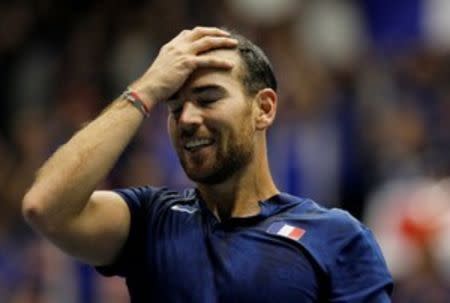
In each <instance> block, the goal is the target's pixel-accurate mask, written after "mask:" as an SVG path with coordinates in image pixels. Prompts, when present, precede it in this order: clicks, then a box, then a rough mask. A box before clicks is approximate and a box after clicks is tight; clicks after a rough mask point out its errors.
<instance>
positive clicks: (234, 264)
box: [145, 216, 319, 303]
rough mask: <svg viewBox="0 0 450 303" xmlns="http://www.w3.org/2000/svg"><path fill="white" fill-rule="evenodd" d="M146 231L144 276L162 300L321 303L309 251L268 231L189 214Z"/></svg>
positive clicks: (258, 227)
mask: <svg viewBox="0 0 450 303" xmlns="http://www.w3.org/2000/svg"><path fill="white" fill-rule="evenodd" d="M148 232H149V237H150V238H151V239H150V240H149V241H148V242H147V243H149V244H148V246H147V253H146V258H147V260H146V262H145V266H146V267H147V268H146V273H147V275H148V277H147V279H148V280H149V281H151V285H152V286H151V287H152V289H153V292H154V293H157V294H158V298H159V300H165V301H168V302H169V301H170V302H209V303H211V302H221V303H222V302H223V303H225V302H259V303H264V302H284V303H289V302H317V301H318V296H317V294H318V293H319V281H318V280H319V278H318V275H317V270H316V269H315V268H314V265H313V262H311V260H310V259H309V257H308V255H307V253H306V252H305V251H303V249H302V247H301V245H300V244H299V243H297V242H295V241H293V240H291V239H287V238H283V237H281V236H276V235H272V234H269V233H267V232H266V230H265V229H264V227H261V226H259V225H256V226H250V227H233V228H229V227H224V226H221V225H220V224H216V225H214V224H209V223H207V222H205V220H204V219H202V218H201V217H199V216H191V217H190V218H187V219H186V218H184V220H183V219H181V220H180V219H178V220H176V219H175V220H168V221H165V222H161V223H160V224H159V225H158V226H153V227H152V228H149V231H148Z"/></svg>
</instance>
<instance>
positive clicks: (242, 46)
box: [226, 29, 277, 95]
mask: <svg viewBox="0 0 450 303" xmlns="http://www.w3.org/2000/svg"><path fill="white" fill-rule="evenodd" d="M226 30H227V31H228V32H230V33H231V37H232V38H234V39H236V40H238V46H237V50H238V52H239V55H240V57H241V59H242V61H243V63H244V65H245V66H244V68H243V74H242V83H243V85H244V88H245V89H246V90H247V93H248V94H249V95H255V94H256V93H257V92H258V91H260V90H261V89H263V88H267V87H269V88H271V89H273V90H274V91H276V90H277V80H276V78H275V74H274V72H273V68H272V64H271V63H270V61H269V59H268V58H267V56H266V55H265V54H264V52H263V51H262V49H261V48H259V47H258V46H257V45H255V44H254V43H253V42H251V41H250V40H249V39H247V38H246V37H244V36H242V35H240V34H238V33H236V32H233V31H230V30H228V29H226Z"/></svg>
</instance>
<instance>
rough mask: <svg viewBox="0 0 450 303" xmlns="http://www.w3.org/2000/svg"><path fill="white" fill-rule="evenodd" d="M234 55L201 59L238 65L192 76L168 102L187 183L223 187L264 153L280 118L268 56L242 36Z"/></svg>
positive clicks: (230, 52) (230, 51) (171, 127)
mask: <svg viewBox="0 0 450 303" xmlns="http://www.w3.org/2000/svg"><path fill="white" fill-rule="evenodd" d="M234 37H235V38H236V39H238V41H239V44H238V46H237V47H236V48H235V49H216V50H211V51H209V52H207V53H205V54H203V55H205V56H206V55H207V56H215V57H217V58H221V59H226V60H228V61H231V62H233V63H234V67H233V68H232V69H230V70H226V69H207V68H203V69H202V68H201V69H198V70H196V71H194V72H193V73H192V74H191V76H190V77H189V79H188V80H187V81H186V83H185V84H184V85H183V86H182V87H181V89H180V90H179V91H178V92H177V94H176V95H175V97H174V99H173V100H169V101H168V105H169V109H170V111H171V113H170V114H169V119H168V126H169V132H170V135H171V138H172V141H173V144H174V147H175V149H176V151H177V154H178V156H179V159H180V162H181V164H182V166H183V168H184V170H185V172H186V174H187V175H188V177H189V178H190V179H191V180H193V181H195V182H198V183H202V184H218V183H222V182H224V181H225V180H227V179H228V178H230V177H231V176H233V175H235V174H236V173H240V172H243V170H245V168H246V167H248V165H249V164H250V163H252V162H254V161H260V160H261V159H260V157H261V156H260V155H261V154H262V153H265V130H266V129H267V128H268V127H269V126H270V125H271V123H272V121H273V119H274V116H275V112H276V100H277V97H276V93H275V89H276V81H275V77H274V75H273V72H272V68H271V66H270V63H269V61H268V59H267V57H266V56H265V55H264V53H263V52H262V51H261V50H260V49H259V48H258V47H257V46H255V45H254V44H253V43H251V42H250V41H249V40H247V39H246V38H244V37H242V36H236V35H235V36H234Z"/></svg>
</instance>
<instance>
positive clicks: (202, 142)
mask: <svg viewBox="0 0 450 303" xmlns="http://www.w3.org/2000/svg"><path fill="white" fill-rule="evenodd" d="M213 143H214V140H213V139H206V138H194V139H190V140H188V141H187V142H186V143H185V144H184V146H183V147H184V148H185V149H187V150H188V151H193V150H196V149H200V148H202V147H205V146H209V145H211V144H213Z"/></svg>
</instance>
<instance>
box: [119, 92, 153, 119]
mask: <svg viewBox="0 0 450 303" xmlns="http://www.w3.org/2000/svg"><path fill="white" fill-rule="evenodd" d="M141 95H142V94H139V93H138V92H136V91H135V90H133V89H132V88H130V87H128V88H127V89H126V90H125V91H124V92H123V93H122V96H121V97H122V98H123V99H124V100H126V101H128V102H129V103H130V104H132V105H133V106H134V107H135V108H136V109H137V110H139V111H140V112H141V113H142V115H143V116H144V117H148V116H149V115H150V109H151V105H150V103H148V102H147V101H145V100H144V99H143V98H142V97H141Z"/></svg>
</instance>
